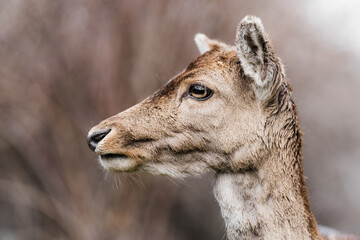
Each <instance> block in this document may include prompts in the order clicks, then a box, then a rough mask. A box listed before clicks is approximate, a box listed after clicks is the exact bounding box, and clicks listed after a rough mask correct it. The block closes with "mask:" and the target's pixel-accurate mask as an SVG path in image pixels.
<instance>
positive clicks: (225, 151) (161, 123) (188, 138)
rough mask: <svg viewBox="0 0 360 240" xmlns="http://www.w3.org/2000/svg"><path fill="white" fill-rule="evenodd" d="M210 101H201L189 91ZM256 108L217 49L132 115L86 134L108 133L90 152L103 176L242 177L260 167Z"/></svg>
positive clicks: (227, 51)
mask: <svg viewBox="0 0 360 240" xmlns="http://www.w3.org/2000/svg"><path fill="white" fill-rule="evenodd" d="M193 84H199V85H203V86H206V87H208V88H209V89H211V90H212V92H213V93H212V96H211V97H210V98H209V99H207V100H204V101H199V100H196V99H194V98H192V97H191V96H190V95H189V87H190V86H192V85H193ZM261 114H262V113H261V111H260V108H259V104H258V102H257V100H256V97H255V94H254V92H253V91H252V89H251V85H250V82H248V81H246V80H245V79H243V78H242V77H241V74H240V65H239V62H238V58H237V54H236V50H235V48H230V47H224V46H223V47H216V48H214V49H212V50H211V51H209V52H207V53H205V54H203V55H201V56H200V57H199V58H198V59H196V60H195V61H194V62H192V63H191V64H190V65H189V66H188V68H187V69H186V70H185V71H184V72H183V73H181V74H179V75H178V76H176V77H174V78H173V79H172V80H170V81H169V82H168V83H167V84H166V86H164V87H163V88H162V89H161V90H159V91H158V92H156V93H154V94H153V95H152V96H150V97H148V98H146V99H145V100H143V101H142V102H140V103H139V104H137V105H135V106H133V107H132V108H130V109H128V110H126V111H124V112H121V113H119V114H117V115H115V116H113V117H110V118H108V119H106V120H104V121H102V122H101V123H100V124H99V125H97V126H95V127H94V128H92V129H91V131H90V132H89V136H90V135H92V134H93V133H94V132H96V131H101V130H104V129H110V132H109V133H108V135H106V137H105V138H104V139H102V140H101V141H100V142H99V144H98V145H97V146H96V149H95V152H96V153H97V154H99V155H100V158H99V161H100V163H101V165H102V166H103V167H104V168H105V169H108V170H112V171H122V172H133V171H144V172H149V173H152V174H166V175H169V176H173V177H183V176H187V175H198V174H202V173H205V172H207V171H209V170H210V169H213V170H215V171H241V170H243V169H246V168H248V167H250V166H251V167H254V166H256V165H257V164H258V163H256V162H253V159H259V156H255V157H256V158H254V156H253V155H254V153H257V152H259V151H258V150H259V149H257V148H260V145H261V139H260V138H259V137H258V136H261V132H262V131H263V129H262V126H263V125H264V124H263V122H262V121H265V119H264V118H263V117H262V116H261Z"/></svg>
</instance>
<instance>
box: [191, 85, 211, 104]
mask: <svg viewBox="0 0 360 240" xmlns="http://www.w3.org/2000/svg"><path fill="white" fill-rule="evenodd" d="M212 94H213V91H211V89H209V88H207V87H205V86H203V85H199V84H193V85H191V86H190V88H189V95H190V96H191V97H192V98H195V99H196V100H200V101H203V100H207V99H209V98H210V97H211V96H212Z"/></svg>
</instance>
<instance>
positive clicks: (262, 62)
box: [236, 16, 281, 100]
mask: <svg viewBox="0 0 360 240" xmlns="http://www.w3.org/2000/svg"><path fill="white" fill-rule="evenodd" d="M236 47H237V54H238V57H239V60H240V62H241V67H242V68H243V71H244V74H245V75H246V76H248V77H250V78H252V79H253V80H254V82H255V87H256V88H257V89H258V90H261V91H260V92H261V95H262V96H259V97H260V98H266V96H268V95H269V94H271V93H269V92H267V91H264V90H265V89H272V88H271V87H270V88H269V86H271V85H272V82H273V81H275V80H276V79H275V78H276V76H277V72H278V70H279V66H280V67H281V65H280V62H279V60H278V59H277V57H276V56H275V53H274V52H273V50H272V46H271V44H270V43H269V40H268V37H267V35H266V33H265V31H264V27H263V24H262V23H261V20H260V19H259V18H257V17H255V16H246V17H245V18H244V19H243V20H242V21H241V22H240V24H239V26H238V28H237V32H236ZM264 94H265V95H264ZM263 100H264V99H263Z"/></svg>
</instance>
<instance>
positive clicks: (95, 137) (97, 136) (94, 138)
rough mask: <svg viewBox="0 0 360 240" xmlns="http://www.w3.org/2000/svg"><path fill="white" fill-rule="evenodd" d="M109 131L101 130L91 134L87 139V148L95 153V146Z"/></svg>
mask: <svg viewBox="0 0 360 240" xmlns="http://www.w3.org/2000/svg"><path fill="white" fill-rule="evenodd" d="M110 131H111V129H106V130H101V131H96V132H93V133H92V134H91V135H90V136H88V137H87V143H88V145H89V148H90V149H91V150H93V151H95V148H96V145H97V144H98V143H99V142H100V141H101V140H103V139H104V138H105V137H106V135H108V133H109V132H110Z"/></svg>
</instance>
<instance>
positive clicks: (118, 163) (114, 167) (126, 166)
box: [99, 156, 137, 172]
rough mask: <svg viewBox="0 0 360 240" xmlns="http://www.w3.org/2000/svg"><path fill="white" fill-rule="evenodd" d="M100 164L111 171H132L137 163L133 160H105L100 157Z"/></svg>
mask: <svg viewBox="0 0 360 240" xmlns="http://www.w3.org/2000/svg"><path fill="white" fill-rule="evenodd" d="M99 162H100V164H101V166H102V167H103V168H105V169H106V170H110V171H123V172H127V171H132V170H133V169H134V168H135V167H136V166H137V163H136V161H135V160H132V159H131V158H112V159H105V160H103V159H102V158H101V156H99Z"/></svg>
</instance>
